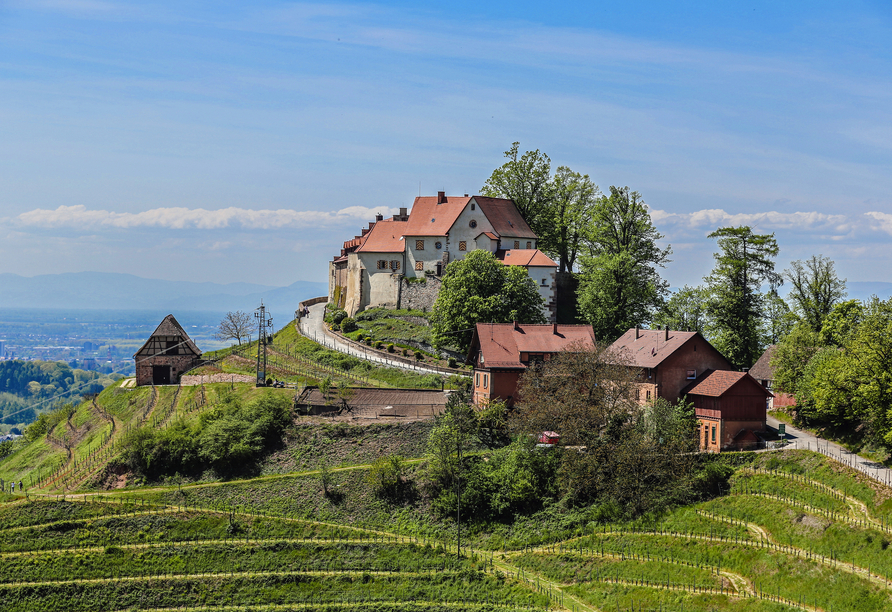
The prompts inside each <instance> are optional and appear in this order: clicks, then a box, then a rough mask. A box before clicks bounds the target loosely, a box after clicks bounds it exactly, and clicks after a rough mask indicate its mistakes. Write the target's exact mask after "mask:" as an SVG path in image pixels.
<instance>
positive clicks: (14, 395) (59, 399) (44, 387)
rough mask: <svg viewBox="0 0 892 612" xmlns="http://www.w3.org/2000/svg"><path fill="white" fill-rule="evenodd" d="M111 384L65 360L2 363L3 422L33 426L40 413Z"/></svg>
mask: <svg viewBox="0 0 892 612" xmlns="http://www.w3.org/2000/svg"><path fill="white" fill-rule="evenodd" d="M111 382H112V380H111V379H110V378H107V377H103V376H101V375H100V374H99V373H97V372H89V371H86V370H79V369H75V368H72V367H71V366H69V365H68V364H67V363H65V362H64V361H20V360H11V361H0V419H2V422H3V423H4V424H7V425H17V424H24V423H30V422H31V421H33V420H34V419H35V418H36V417H37V415H38V413H39V412H40V411H42V410H43V411H45V410H49V409H51V408H55V407H57V406H59V405H61V404H63V403H65V402H66V401H70V400H72V399H76V398H78V397H80V396H82V395H85V394H90V393H99V392H100V391H102V390H103V389H104V388H105V387H106V386H107V385H108V384H110V383H111Z"/></svg>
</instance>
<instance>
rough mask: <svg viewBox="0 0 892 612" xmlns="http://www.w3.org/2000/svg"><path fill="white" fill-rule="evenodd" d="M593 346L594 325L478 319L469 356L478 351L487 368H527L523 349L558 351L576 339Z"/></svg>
mask: <svg viewBox="0 0 892 612" xmlns="http://www.w3.org/2000/svg"><path fill="white" fill-rule="evenodd" d="M577 342H579V343H582V344H584V345H585V346H594V343H595V332H594V330H593V329H592V326H591V325H559V324H549V325H535V324H523V323H517V324H514V323H477V325H476V327H475V328H474V337H473V338H472V340H471V348H470V350H469V351H468V360H469V361H470V360H472V359H473V357H474V356H476V355H477V354H478V353H479V354H480V356H481V365H482V366H483V367H485V368H518V369H523V368H526V365H524V364H523V363H522V362H521V361H520V354H521V353H558V352H560V351H562V350H564V349H566V348H567V347H568V346H570V345H571V344H573V343H577Z"/></svg>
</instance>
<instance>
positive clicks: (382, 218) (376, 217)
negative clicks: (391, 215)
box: [375, 213, 384, 221]
mask: <svg viewBox="0 0 892 612" xmlns="http://www.w3.org/2000/svg"><path fill="white" fill-rule="evenodd" d="M383 220H384V215H382V214H380V213H379V214H377V215H375V221H383Z"/></svg>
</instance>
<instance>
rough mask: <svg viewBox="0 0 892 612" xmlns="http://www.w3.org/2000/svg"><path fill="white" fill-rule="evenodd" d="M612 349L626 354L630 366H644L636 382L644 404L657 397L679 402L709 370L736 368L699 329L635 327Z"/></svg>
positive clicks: (619, 339) (639, 397)
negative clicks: (679, 329) (689, 385)
mask: <svg viewBox="0 0 892 612" xmlns="http://www.w3.org/2000/svg"><path fill="white" fill-rule="evenodd" d="M610 348H611V350H614V351H618V352H621V353H624V354H625V355H626V357H628V359H629V361H630V365H632V366H633V367H636V368H640V369H641V375H640V378H639V381H638V384H637V391H636V393H637V394H638V397H637V399H638V401H639V402H641V403H642V404H644V403H646V402H648V401H649V400H651V399H656V398H658V397H662V398H665V399H666V400H668V401H670V402H673V403H674V402H676V401H677V400H678V398H679V397H681V396H682V395H683V394H682V389H683V388H684V387H685V386H687V385H688V384H689V383H690V382H691V381H692V380H694V379H696V378H697V377H698V376H699V375H700V374H702V373H703V372H705V371H706V370H733V369H734V367H733V366H732V365H731V363H730V362H729V361H728V360H727V359H725V357H724V356H723V355H722V354H721V353H719V352H718V351H717V350H716V349H715V348H714V347H713V346H712V345H711V344H710V343H709V342H707V341H706V338H704V337H703V336H701V335H700V334H698V333H697V332H683V331H673V330H668V329H640V328H637V327H635V328H632V329H630V330H629V331H627V332H626V333H624V334H623V335H622V336H620V337H619V338H618V339H617V340H616V342H614V343H613V344H612V345H610Z"/></svg>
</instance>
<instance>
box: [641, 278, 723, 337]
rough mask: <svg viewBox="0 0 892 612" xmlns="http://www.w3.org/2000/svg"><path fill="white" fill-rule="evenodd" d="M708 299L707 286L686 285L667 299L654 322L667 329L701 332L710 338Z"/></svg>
mask: <svg viewBox="0 0 892 612" xmlns="http://www.w3.org/2000/svg"><path fill="white" fill-rule="evenodd" d="M708 301H709V290H708V289H707V288H706V287H689V286H688V285H685V286H684V287H682V288H681V289H679V290H678V291H676V292H675V293H673V294H672V296H671V297H670V298H669V299H668V300H666V302H665V303H664V304H663V305H662V306H661V307H660V310H659V311H658V312H657V314H656V316H654V319H653V322H654V324H655V325H659V326H660V327H665V328H667V329H677V330H679V331H695V332H699V333H700V335H701V336H704V337H707V338H708V337H709V332H708V327H709V318H708V316H707V307H706V305H707V303H708Z"/></svg>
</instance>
